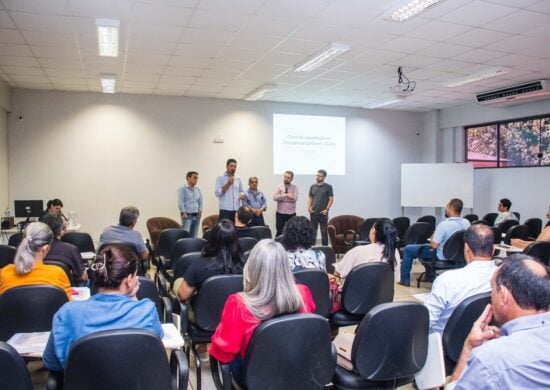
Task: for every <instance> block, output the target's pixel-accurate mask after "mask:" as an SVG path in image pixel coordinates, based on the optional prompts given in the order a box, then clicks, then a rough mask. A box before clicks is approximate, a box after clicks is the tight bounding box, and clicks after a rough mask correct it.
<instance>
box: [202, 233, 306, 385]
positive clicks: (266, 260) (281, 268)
mask: <svg viewBox="0 0 550 390" xmlns="http://www.w3.org/2000/svg"><path fill="white" fill-rule="evenodd" d="M243 280H244V291H243V292H242V293H238V294H233V295H231V296H229V298H228V299H227V301H226V302H225V306H224V309H223V313H222V318H221V321H220V324H219V325H218V328H217V329H216V332H215V333H214V335H213V336H212V345H211V346H210V351H209V352H210V354H211V355H212V356H214V357H215V358H216V359H218V360H219V361H221V362H223V363H231V371H232V372H233V375H234V377H235V379H236V380H237V381H239V379H240V376H241V372H242V363H243V358H244V356H245V353H246V349H247V347H248V343H249V342H250V338H251V337H252V334H253V333H254V329H255V328H256V327H257V326H258V325H259V324H260V323H261V322H262V321H265V320H268V319H270V318H273V317H277V316H279V315H282V314H291V313H298V312H299V313H312V312H313V311H315V302H314V301H313V297H312V295H311V292H310V291H309V289H308V288H307V287H306V286H304V285H301V284H298V285H297V284H296V283H295V280H294V276H293V275H292V271H291V270H290V265H289V263H288V258H287V255H286V252H285V249H284V248H283V246H282V245H281V244H279V243H277V242H275V241H273V240H261V241H260V242H259V243H258V244H256V245H255V246H254V249H252V252H251V253H250V257H249V258H248V261H247V262H246V265H245V267H244V274H243Z"/></svg>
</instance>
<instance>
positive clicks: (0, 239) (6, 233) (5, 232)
mask: <svg viewBox="0 0 550 390" xmlns="http://www.w3.org/2000/svg"><path fill="white" fill-rule="evenodd" d="M15 233H19V228H18V227H12V228H9V229H2V230H0V244H6V245H7V244H8V240H9V238H10V236H12V235H13V234H15Z"/></svg>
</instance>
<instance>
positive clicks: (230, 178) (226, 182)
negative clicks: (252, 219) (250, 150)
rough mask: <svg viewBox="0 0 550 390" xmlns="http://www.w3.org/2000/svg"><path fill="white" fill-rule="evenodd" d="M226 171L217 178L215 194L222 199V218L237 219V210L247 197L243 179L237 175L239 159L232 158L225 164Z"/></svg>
mask: <svg viewBox="0 0 550 390" xmlns="http://www.w3.org/2000/svg"><path fill="white" fill-rule="evenodd" d="M225 167H226V171H225V172H224V174H223V175H222V176H218V177H217V178H216V185H215V191H214V194H215V195H216V196H217V197H218V198H219V199H220V220H222V219H228V220H230V221H231V222H233V221H235V212H236V211H237V210H238V209H239V207H241V200H244V199H245V198H246V194H245V193H244V190H243V183H242V182H241V179H240V178H239V177H238V176H236V175H235V172H236V171H237V160H235V159H233V158H230V159H228V160H227V163H226V164H225Z"/></svg>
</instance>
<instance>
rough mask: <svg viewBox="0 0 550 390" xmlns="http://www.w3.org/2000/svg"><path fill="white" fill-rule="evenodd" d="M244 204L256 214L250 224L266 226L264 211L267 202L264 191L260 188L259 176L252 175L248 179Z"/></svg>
mask: <svg viewBox="0 0 550 390" xmlns="http://www.w3.org/2000/svg"><path fill="white" fill-rule="evenodd" d="M243 204H245V205H247V206H248V207H250V208H251V209H252V212H253V213H254V215H253V216H252V221H251V222H250V226H264V225H265V221H264V211H265V210H266V209H267V202H266V199H265V196H264V193H263V192H262V191H260V190H258V178H257V177H256V176H251V177H250V178H249V179H248V190H246V199H244V200H243Z"/></svg>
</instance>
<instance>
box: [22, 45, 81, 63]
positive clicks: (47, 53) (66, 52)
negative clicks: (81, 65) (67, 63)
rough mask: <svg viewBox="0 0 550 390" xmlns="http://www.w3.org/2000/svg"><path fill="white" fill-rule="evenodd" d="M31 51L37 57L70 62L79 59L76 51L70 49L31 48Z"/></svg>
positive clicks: (52, 47) (55, 47)
mask: <svg viewBox="0 0 550 390" xmlns="http://www.w3.org/2000/svg"><path fill="white" fill-rule="evenodd" d="M31 49H32V51H33V53H34V54H35V55H36V56H37V57H45V58H64V59H72V60H76V59H79V58H80V55H79V51H78V49H76V48H71V47H57V46H31Z"/></svg>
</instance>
